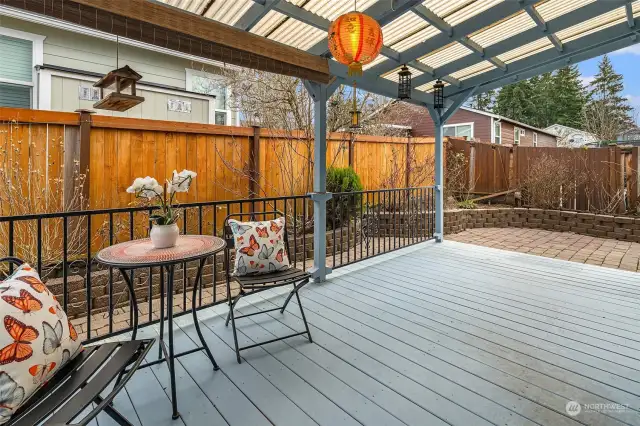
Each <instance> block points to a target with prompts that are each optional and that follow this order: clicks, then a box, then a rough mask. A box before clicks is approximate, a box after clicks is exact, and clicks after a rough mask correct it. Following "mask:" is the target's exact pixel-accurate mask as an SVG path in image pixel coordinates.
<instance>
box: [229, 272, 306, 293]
mask: <svg viewBox="0 0 640 426" xmlns="http://www.w3.org/2000/svg"><path fill="white" fill-rule="evenodd" d="M309 277H311V274H309V273H308V272H305V271H303V270H302V269H298V268H289V269H287V270H284V271H277V272H272V273H270V274H262V275H244V276H240V277H234V278H235V280H236V281H237V282H238V284H240V287H242V288H243V289H247V290H249V289H250V290H254V289H258V288H264V287H280V286H282V285H287V284H292V283H296V282H298V281H301V280H304V279H308V278H309Z"/></svg>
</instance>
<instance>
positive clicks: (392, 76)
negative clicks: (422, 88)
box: [382, 66, 423, 83]
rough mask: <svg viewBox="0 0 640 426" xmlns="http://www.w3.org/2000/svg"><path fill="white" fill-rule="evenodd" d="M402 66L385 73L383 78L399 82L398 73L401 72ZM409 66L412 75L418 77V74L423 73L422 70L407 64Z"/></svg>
mask: <svg viewBox="0 0 640 426" xmlns="http://www.w3.org/2000/svg"><path fill="white" fill-rule="evenodd" d="M400 68H402V67H398V68H396V69H395V70H393V71H389V72H388V73H386V74H384V75H383V76H382V78H386V79H387V80H391V81H393V82H395V83H397V82H398V73H399V72H400ZM407 68H409V71H411V77H417V76H419V75H422V74H423V72H422V71H419V70H417V69H415V68H413V67H410V66H407Z"/></svg>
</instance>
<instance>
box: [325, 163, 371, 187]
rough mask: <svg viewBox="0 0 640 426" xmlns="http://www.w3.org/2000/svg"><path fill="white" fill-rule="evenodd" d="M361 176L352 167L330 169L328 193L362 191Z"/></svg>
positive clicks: (328, 172) (328, 171) (328, 173)
mask: <svg viewBox="0 0 640 426" xmlns="http://www.w3.org/2000/svg"><path fill="white" fill-rule="evenodd" d="M362 189H363V186H362V182H361V181H360V176H358V174H357V173H356V172H355V170H353V168H351V167H329V169H328V170H327V191H328V192H333V193H336V192H354V191H362Z"/></svg>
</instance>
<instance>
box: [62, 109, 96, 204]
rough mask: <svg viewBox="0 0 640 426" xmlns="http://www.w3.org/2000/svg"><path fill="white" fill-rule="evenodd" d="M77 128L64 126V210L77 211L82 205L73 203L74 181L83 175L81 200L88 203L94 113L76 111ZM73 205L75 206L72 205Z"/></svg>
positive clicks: (85, 110)
mask: <svg viewBox="0 0 640 426" xmlns="http://www.w3.org/2000/svg"><path fill="white" fill-rule="evenodd" d="M75 112H77V113H78V114H79V117H78V124H79V125H78V127H75V126H66V127H65V135H64V176H63V178H64V189H63V199H64V208H65V210H78V209H80V208H82V207H83V206H82V205H78V204H77V201H78V200H77V199H76V200H75V201H76V202H75V203H74V199H75V198H76V197H75V195H76V193H75V187H76V185H77V182H76V179H77V178H78V177H80V175H84V182H83V185H82V199H83V200H84V201H85V202H89V189H90V185H91V174H90V173H91V170H90V169H89V165H90V162H91V114H94V113H95V111H91V110H87V109H78V110H76V111H75ZM74 204H75V205H74Z"/></svg>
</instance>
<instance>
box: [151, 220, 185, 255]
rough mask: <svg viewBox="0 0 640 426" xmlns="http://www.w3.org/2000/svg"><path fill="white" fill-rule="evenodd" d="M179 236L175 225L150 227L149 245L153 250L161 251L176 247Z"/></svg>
mask: <svg viewBox="0 0 640 426" xmlns="http://www.w3.org/2000/svg"><path fill="white" fill-rule="evenodd" d="M178 235H180V230H179V229H178V225H177V224H176V223H174V224H171V225H156V224H154V225H153V227H151V232H149V237H151V244H153V247H154V248H157V249H163V248H169V247H173V246H175V245H176V241H177V239H178Z"/></svg>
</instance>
